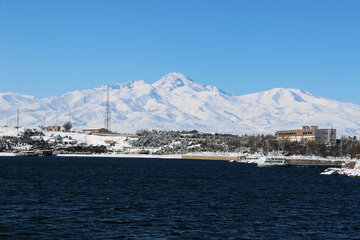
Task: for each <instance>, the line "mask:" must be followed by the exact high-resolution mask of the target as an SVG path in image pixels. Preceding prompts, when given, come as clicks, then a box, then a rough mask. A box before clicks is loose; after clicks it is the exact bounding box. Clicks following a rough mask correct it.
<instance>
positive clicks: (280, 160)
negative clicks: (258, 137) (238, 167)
mask: <svg viewBox="0 0 360 240" xmlns="http://www.w3.org/2000/svg"><path fill="white" fill-rule="evenodd" d="M288 165H289V164H288V163H287V162H286V159H285V158H284V157H261V158H259V161H258V162H257V166H258V167H286V166H288Z"/></svg>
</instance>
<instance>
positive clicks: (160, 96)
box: [0, 73, 360, 136]
mask: <svg viewBox="0 0 360 240" xmlns="http://www.w3.org/2000/svg"><path fill="white" fill-rule="evenodd" d="M106 92H107V87H106V86H101V87H98V88H94V89H90V90H82V91H74V92H68V93H65V94H64V95H62V96H59V97H51V98H44V99H39V98H35V97H33V96H28V95H22V94H18V93H0V114H1V115H0V125H5V124H7V122H8V125H10V126H15V125H16V118H17V109H18V108H20V125H22V126H28V127H31V126H38V125H44V124H45V125H55V124H56V122H57V123H58V124H59V125H62V124H63V123H64V122H65V121H69V120H71V121H72V123H73V125H74V126H75V128H76V129H78V130H80V129H83V128H100V127H103V126H104V118H105V117H104V113H105V105H106ZM110 105H111V129H112V130H114V131H117V132H128V133H131V132H136V130H138V129H144V128H145V129H164V130H169V129H171V130H193V129H197V130H199V131H204V132H226V133H237V134H242V133H248V134H251V133H271V134H273V133H275V131H276V130H280V129H294V128H295V129H296V128H299V127H301V126H303V125H319V127H320V128H330V127H333V128H336V129H338V136H339V135H342V134H347V135H360V106H359V105H356V104H351V103H343V102H339V101H335V100H331V99H327V98H323V97H318V96H315V95H313V94H311V93H310V92H306V91H302V90H298V89H284V88H274V89H271V90H269V91H265V92H259V93H253V94H248V95H243V96H235V95H233V94H230V93H227V92H224V91H221V90H219V89H217V88H216V87H214V86H204V85H201V84H198V83H196V82H194V81H192V80H191V79H190V78H188V77H186V76H185V75H183V74H181V73H169V74H167V75H165V76H164V77H162V78H161V79H160V80H158V81H157V82H155V83H153V84H148V83H146V82H145V81H130V82H126V83H119V84H115V85H112V86H110ZM7 119H8V120H7ZM44 122H45V123H44Z"/></svg>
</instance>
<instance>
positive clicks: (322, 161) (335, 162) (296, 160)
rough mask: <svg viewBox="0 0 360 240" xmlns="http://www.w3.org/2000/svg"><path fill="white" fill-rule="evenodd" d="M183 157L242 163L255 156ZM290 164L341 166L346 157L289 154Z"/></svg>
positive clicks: (250, 160)
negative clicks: (333, 157)
mask: <svg viewBox="0 0 360 240" xmlns="http://www.w3.org/2000/svg"><path fill="white" fill-rule="evenodd" d="M182 158H183V159H194V160H221V161H236V162H244V163H254V162H256V160H257V158H254V157H253V156H251V157H247V156H220V155H219V156H216V155H214V156H211V155H182ZM284 158H285V160H286V162H287V163H288V164H289V165H290V166H329V167H341V166H342V164H343V163H346V162H348V160H347V159H327V158H314V157H302V156H301V157H297V156H290V157H284Z"/></svg>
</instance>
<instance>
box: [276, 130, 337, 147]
mask: <svg viewBox="0 0 360 240" xmlns="http://www.w3.org/2000/svg"><path fill="white" fill-rule="evenodd" d="M276 139H278V140H285V139H287V140H289V141H292V142H295V141H297V142H305V141H316V142H323V143H330V142H332V143H334V142H335V141H336V129H332V128H331V129H319V128H318V126H302V127H301V128H300V129H296V130H281V131H277V132H276Z"/></svg>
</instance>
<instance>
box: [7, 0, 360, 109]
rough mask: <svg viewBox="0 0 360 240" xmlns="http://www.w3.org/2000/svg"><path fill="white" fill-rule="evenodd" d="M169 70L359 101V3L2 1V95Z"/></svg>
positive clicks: (223, 83) (240, 87) (202, 79)
mask: <svg viewBox="0 0 360 240" xmlns="http://www.w3.org/2000/svg"><path fill="white" fill-rule="evenodd" d="M169 72H182V73H184V74H185V75H187V76H189V77H190V78H192V79H193V80H194V81H195V82H198V83H200V84H206V85H215V86H217V87H219V88H221V89H223V90H225V91H229V92H231V93H233V94H235V95H242V94H247V93H253V92H258V91H264V90H269V89H271V88H274V87H286V88H299V89H303V90H308V91H310V92H312V93H314V94H315V95H319V96H324V97H328V98H332V99H336V100H340V101H346V102H353V103H357V104H360V1H358V0H354V1H351V0H346V1H340V0H336V1H332V0H309V1H307V0H297V1H296V0H294V1H289V0H286V1H280V0H279V1H277V0H272V1H269V0H255V1H254V0H249V1H245V0H235V1H230V0H224V1H220V0H218V1H210V0H204V1H203V0H191V1H188V0H181V1H180V0H164V1H161V0H143V1H140V0H128V1H125V0H61V1H55V0H54V1H49V0H0V92H9V91H11V92H20V93H24V94H30V95H34V96H36V97H49V96H55V95H56V96H58V95H61V94H63V93H65V92H67V91H73V90H77V89H90V88H93V87H97V86H100V85H104V84H113V83H119V82H126V81H130V80H139V79H143V80H145V81H146V82H148V83H153V82H155V81H157V80H158V79H160V78H161V77H162V76H163V75H165V74H167V73H169Z"/></svg>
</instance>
